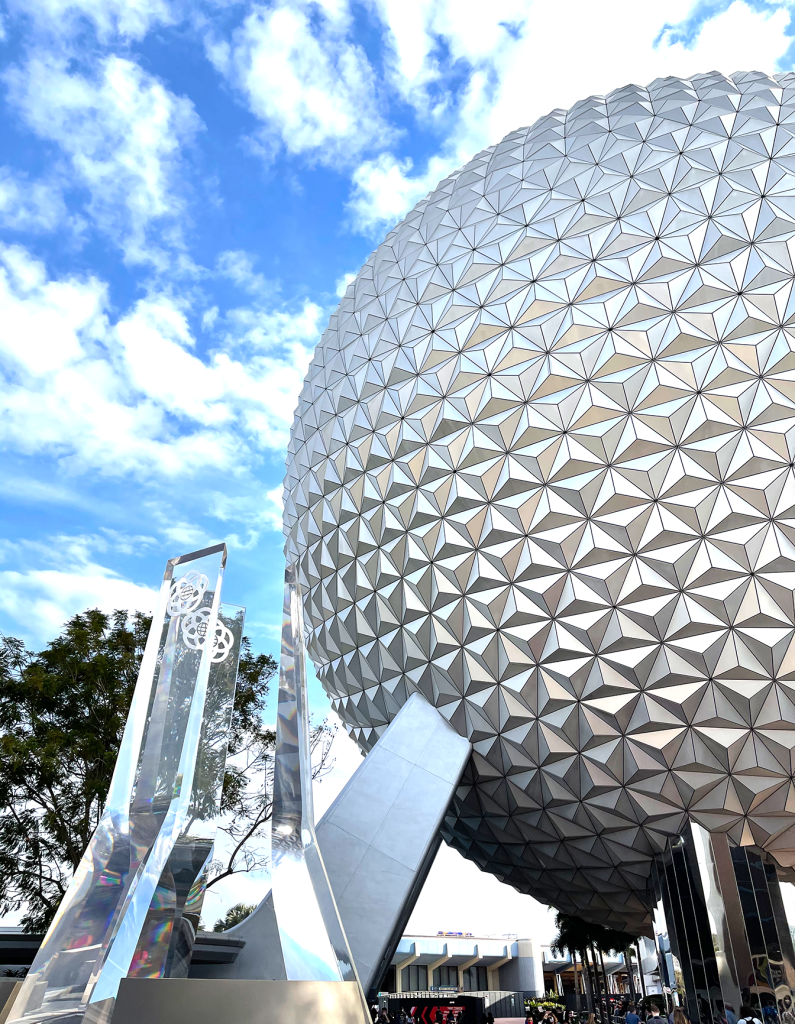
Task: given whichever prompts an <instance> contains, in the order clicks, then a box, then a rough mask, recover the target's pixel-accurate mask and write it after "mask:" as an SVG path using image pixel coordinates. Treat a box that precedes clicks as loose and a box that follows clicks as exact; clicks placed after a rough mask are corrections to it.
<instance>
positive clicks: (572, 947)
mask: <svg viewBox="0 0 795 1024" xmlns="http://www.w3.org/2000/svg"><path fill="white" fill-rule="evenodd" d="M555 925H556V927H557V929H558V933H557V935H556V936H555V938H554V939H553V940H552V943H551V945H550V949H551V950H552V951H553V952H555V953H559V954H560V955H561V956H563V955H565V954H566V953H579V954H582V952H583V950H585V949H587V948H588V947H589V946H593V947H594V948H595V949H598V950H599V951H600V952H602V953H623V952H624V951H625V950H626V949H627V948H628V947H629V946H630V945H632V943H633V942H634V941H635V939H636V936H634V935H630V934H629V933H628V932H622V931H619V930H618V929H616V928H605V927H603V926H602V925H600V924H591V923H590V922H589V921H583V919H582V918H581V917H575V916H574V915H572V914H563V913H558V914H556V915H555Z"/></svg>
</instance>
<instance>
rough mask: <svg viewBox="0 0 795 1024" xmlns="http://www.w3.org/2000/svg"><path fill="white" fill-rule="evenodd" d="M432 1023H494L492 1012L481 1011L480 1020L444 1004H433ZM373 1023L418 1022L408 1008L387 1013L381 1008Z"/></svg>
mask: <svg viewBox="0 0 795 1024" xmlns="http://www.w3.org/2000/svg"><path fill="white" fill-rule="evenodd" d="M431 1021H432V1024H494V1014H493V1013H491V1012H489V1013H482V1014H481V1015H480V1020H479V1021H477V1022H476V1021H475V1020H474V1019H473V1018H471V1017H470V1018H467V1015H466V1011H465V1010H456V1009H455V1007H453V1008H452V1009H448V1008H447V1007H446V1006H434V1007H433V1013H432V1015H431ZM374 1024H419V1022H418V1021H417V1020H416V1018H415V1017H414V1016H412V1013H411V1011H410V1010H395V1011H393V1012H392V1013H388V1012H387V1011H386V1010H382V1011H381V1012H380V1013H379V1014H377V1015H376V1016H375V1018H374Z"/></svg>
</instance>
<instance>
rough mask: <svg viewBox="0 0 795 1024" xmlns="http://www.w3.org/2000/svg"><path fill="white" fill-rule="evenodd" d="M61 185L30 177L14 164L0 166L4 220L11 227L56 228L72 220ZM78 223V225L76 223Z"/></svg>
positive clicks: (0, 205)
mask: <svg viewBox="0 0 795 1024" xmlns="http://www.w3.org/2000/svg"><path fill="white" fill-rule="evenodd" d="M69 219H70V218H69V214H68V213H67V210H66V204H65V203H64V200H63V193H62V191H61V189H60V188H59V187H58V186H57V185H54V184H50V183H48V182H44V181H29V180H28V179H27V177H26V176H25V175H23V174H20V173H18V172H16V171H14V170H13V169H12V168H10V167H0V224H2V225H3V227H4V228H8V229H9V230H11V231H30V232H39V231H54V230H55V229H56V228H58V227H60V226H61V225H62V224H64V223H66V222H67V221H68V220H69ZM75 226H78V225H77V224H76V223H75Z"/></svg>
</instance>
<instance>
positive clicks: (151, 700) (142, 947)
mask: <svg viewBox="0 0 795 1024" xmlns="http://www.w3.org/2000/svg"><path fill="white" fill-rule="evenodd" d="M225 564H226V545H224V544H219V545H217V546H215V547H211V548H206V549H205V550H203V551H195V552H192V553H191V554H188V555H183V556H181V557H180V558H174V559H171V560H170V561H169V562H168V564H167V566H166V571H165V574H164V576H163V583H162V586H161V588H160V594H159V596H158V601H157V607H156V609H155V613H154V616H153V619H152V627H151V629H150V632H149V638H148V640H147V644H146V648H145V650H144V655H143V658H142V661H141V668H140V672H139V675H138V682H137V684H136V687H135V691H134V694H133V699H132V704H131V707H130V712H129V716H128V718H127V724H126V727H125V730H124V735H123V738H122V742H121V746H120V749H119V754H118V758H117V760H116V767H115V770H114V773H113V779H112V782H111V786H110V791H109V793H108V798H107V803H106V805H105V809H104V813H103V815H102V818H101V820H100V823H99V825H98V826H97V829H96V831H95V833H94V835H93V837H92V839H91V841H90V843H89V844H88V848H87V849H86V852H85V854H84V855H83V859H82V861H81V863H80V865H79V867H78V869H77V871H76V872H75V875H74V877H73V879H72V882H71V884H70V886H69V889H68V891H67V893H66V895H65V896H64V898H63V901H62V902H61V906H60V907H59V909H58V913H57V915H56V917H55V920H54V921H53V923H52V925H51V926H50V929H49V931H48V932H47V935H46V936H45V939H44V942H43V943H42V945H41V948H40V949H39V952H38V954H37V955H36V959H35V960H34V962H33V965H32V967H31V969H30V972H29V973H28V976H27V978H26V979H25V981H24V983H23V985H22V988H21V990H20V992H19V995H18V996H17V998H16V1000H15V1002H14V1005H13V1007H12V1008H11V1011H10V1013H9V1016H8V1018H7V1020H8V1022H24V1024H38V1022H45V1021H47V1022H49V1021H52V1022H57V1024H106V1022H107V1021H109V1020H110V1017H111V1015H112V1012H113V1007H114V1004H115V1000H116V994H117V991H118V985H119V981H120V980H121V979H122V978H124V977H127V976H131V977H149V978H163V977H184V976H185V975H186V974H187V967H188V964H189V962H190V956H191V952H192V947H193V939H194V937H195V934H196V929H197V927H198V919H199V914H200V912H201V902H202V897H203V894H204V885H205V881H206V872H207V869H208V865H209V863H210V860H211V856H212V848H213V841H214V836H215V831H216V827H217V821H218V816H219V810H220V801H221V788H222V785H223V777H224V768H225V764H226V752H227V744H228V739H229V728H230V723H231V716H232V705H233V702H234V694H235V684H236V680H237V663H238V659H239V655H240V641H241V638H242V633H243V621H244V610H243V609H242V608H236V607H234V606H229V605H222V604H221V581H222V578H223V573H224V567H225Z"/></svg>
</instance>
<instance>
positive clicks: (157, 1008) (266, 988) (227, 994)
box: [111, 978, 370, 1024]
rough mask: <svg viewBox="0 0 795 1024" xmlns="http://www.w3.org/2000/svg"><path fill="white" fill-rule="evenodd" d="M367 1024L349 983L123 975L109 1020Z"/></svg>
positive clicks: (132, 1023)
mask: <svg viewBox="0 0 795 1024" xmlns="http://www.w3.org/2000/svg"><path fill="white" fill-rule="evenodd" d="M143 1021H146V1024H218V1022H219V1021H223V1022H224V1024H274V1022H275V1021H278V1024H307V1021H334V1022H335V1024H370V1018H369V1015H368V1016H365V1009H364V1005H363V1003H362V997H361V995H360V993H359V987H358V985H357V984H356V983H355V982H352V981H244V980H239V981H226V980H216V979H214V978H213V979H209V978H208V979H204V978H163V979H150V978H124V979H123V980H122V981H121V983H120V985H119V995H118V997H117V999H116V1009H115V1010H114V1012H113V1018H112V1022H111V1024H142V1022H143Z"/></svg>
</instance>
